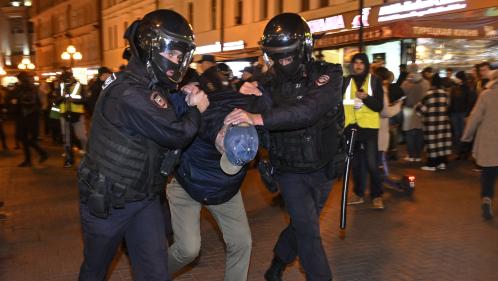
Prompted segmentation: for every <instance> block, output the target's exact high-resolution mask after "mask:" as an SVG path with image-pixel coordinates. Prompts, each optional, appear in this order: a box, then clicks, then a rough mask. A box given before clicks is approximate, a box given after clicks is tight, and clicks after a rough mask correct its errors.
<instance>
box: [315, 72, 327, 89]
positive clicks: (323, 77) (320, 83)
mask: <svg viewBox="0 0 498 281" xmlns="http://www.w3.org/2000/svg"><path fill="white" fill-rule="evenodd" d="M329 80H330V76H328V75H325V74H324V75H321V76H320V77H318V79H316V80H315V83H316V85H318V86H323V85H325V84H327V83H328V82H329Z"/></svg>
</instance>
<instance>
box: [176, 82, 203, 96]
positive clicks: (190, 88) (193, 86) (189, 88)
mask: <svg viewBox="0 0 498 281" xmlns="http://www.w3.org/2000/svg"><path fill="white" fill-rule="evenodd" d="M180 90H181V91H182V92H184V93H185V94H187V95H188V94H191V93H194V94H195V93H197V92H198V91H200V89H199V86H198V83H195V82H193V83H188V84H187V85H185V86H183V87H182V88H181V89H180Z"/></svg>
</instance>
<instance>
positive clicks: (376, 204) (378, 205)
mask: <svg viewBox="0 0 498 281" xmlns="http://www.w3.org/2000/svg"><path fill="white" fill-rule="evenodd" d="M372 205H373V208H374V209H376V210H384V200H382V197H375V198H374V199H373V200H372Z"/></svg>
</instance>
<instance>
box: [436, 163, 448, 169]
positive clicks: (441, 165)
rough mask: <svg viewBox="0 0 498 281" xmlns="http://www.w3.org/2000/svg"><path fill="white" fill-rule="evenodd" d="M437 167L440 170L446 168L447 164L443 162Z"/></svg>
mask: <svg viewBox="0 0 498 281" xmlns="http://www.w3.org/2000/svg"><path fill="white" fill-rule="evenodd" d="M436 168H437V169H438V170H446V164H444V163H441V164H439V165H437V167H436Z"/></svg>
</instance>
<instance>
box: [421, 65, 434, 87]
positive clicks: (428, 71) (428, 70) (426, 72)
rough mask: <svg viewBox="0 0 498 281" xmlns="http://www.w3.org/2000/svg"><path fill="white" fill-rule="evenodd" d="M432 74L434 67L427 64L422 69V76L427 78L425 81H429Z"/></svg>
mask: <svg viewBox="0 0 498 281" xmlns="http://www.w3.org/2000/svg"><path fill="white" fill-rule="evenodd" d="M432 75H434V69H433V68H432V67H430V66H427V67H425V68H424V69H422V77H423V78H424V79H425V80H427V82H429V83H431V81H432Z"/></svg>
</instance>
